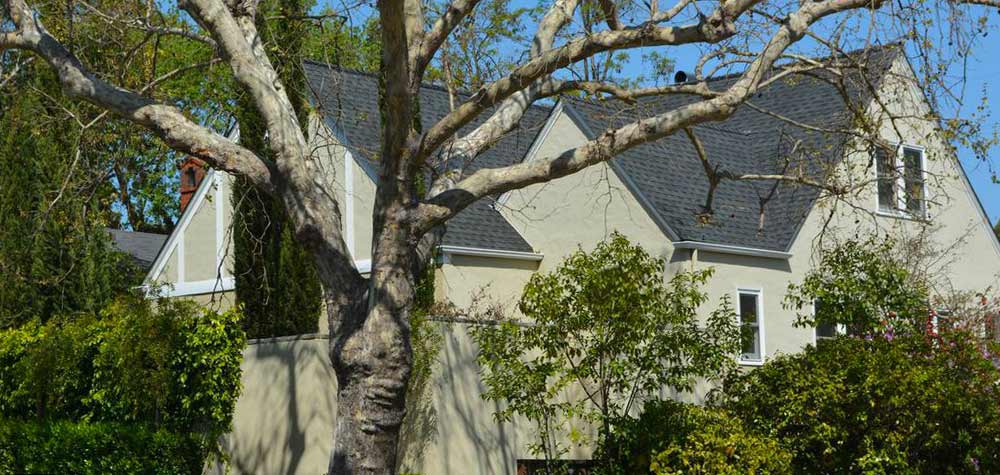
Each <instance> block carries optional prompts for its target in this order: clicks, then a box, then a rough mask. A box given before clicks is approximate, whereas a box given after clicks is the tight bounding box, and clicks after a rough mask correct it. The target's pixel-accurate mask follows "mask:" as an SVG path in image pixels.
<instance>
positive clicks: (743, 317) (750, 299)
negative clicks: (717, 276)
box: [740, 294, 757, 325]
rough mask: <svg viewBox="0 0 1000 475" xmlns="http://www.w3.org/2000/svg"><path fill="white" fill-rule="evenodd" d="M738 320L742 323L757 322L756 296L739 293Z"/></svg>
mask: <svg viewBox="0 0 1000 475" xmlns="http://www.w3.org/2000/svg"><path fill="white" fill-rule="evenodd" d="M740 322H741V323H743V324H744V325H747V324H755V323H757V296H756V295H754V294H740Z"/></svg>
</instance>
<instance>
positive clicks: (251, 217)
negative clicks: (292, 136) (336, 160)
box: [232, 0, 322, 338]
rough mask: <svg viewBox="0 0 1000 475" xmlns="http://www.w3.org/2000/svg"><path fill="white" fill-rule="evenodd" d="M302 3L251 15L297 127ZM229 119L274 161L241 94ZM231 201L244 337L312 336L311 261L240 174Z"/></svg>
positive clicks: (275, 204) (318, 303)
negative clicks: (232, 116)
mask: <svg viewBox="0 0 1000 475" xmlns="http://www.w3.org/2000/svg"><path fill="white" fill-rule="evenodd" d="M306 7H307V5H306V4H305V2H303V1H302V0H274V1H268V2H261V4H260V7H259V8H261V10H262V12H263V14H262V15H260V16H258V17H257V21H258V23H259V25H258V29H259V30H260V32H261V40H262V41H263V43H264V45H265V46H266V47H267V48H268V53H269V55H270V57H271V58H273V59H272V61H274V66H275V68H276V69H277V71H278V74H279V76H280V77H281V80H282V82H283V83H284V84H285V87H286V91H287V94H288V97H289V99H290V100H291V101H292V104H293V106H294V108H295V112H296V114H297V115H298V116H299V123H300V124H302V127H303V129H305V127H306V124H307V120H306V119H307V115H308V112H309V108H308V105H307V104H308V98H307V94H308V91H307V90H306V79H305V72H304V71H303V69H302V61H303V59H304V55H303V44H304V42H305V39H306V36H307V33H308V32H309V31H310V30H309V29H308V28H304V27H303V26H304V25H303V24H302V20H300V18H302V17H303V16H304V15H306V13H307V11H306ZM268 18H274V19H272V20H268ZM236 117H237V121H238V123H239V127H240V142H241V143H242V144H243V145H244V146H246V147H248V148H250V149H251V150H253V151H254V152H256V153H257V154H259V155H261V156H269V157H271V158H272V159H274V158H275V156H274V154H273V153H271V151H270V146H269V144H268V139H267V134H266V127H265V125H264V124H263V118H262V117H261V116H260V113H259V112H258V111H257V110H256V106H255V105H254V103H253V100H252V99H250V98H249V97H247V96H245V95H244V96H242V97H241V100H240V106H239V110H238V113H237V115H236ZM303 132H307V131H306V130H303ZM232 204H233V209H234V220H233V241H234V264H233V267H234V269H233V274H234V275H235V277H236V301H237V302H239V303H240V305H242V307H243V315H244V319H245V320H244V324H243V326H244V328H245V329H246V331H247V334H248V335H249V336H250V337H251V338H263V337H273V336H283V335H297V334H303V333H315V332H316V331H317V329H318V325H319V316H320V311H321V310H322V289H321V288H320V283H319V277H318V276H317V275H316V264H315V262H314V261H313V260H312V259H310V258H309V255H308V253H306V252H305V250H304V249H303V248H302V245H301V244H299V243H298V242H297V241H296V240H295V236H294V234H293V230H292V228H291V227H290V226H289V223H288V220H289V217H288V213H287V212H286V211H285V208H284V206H283V205H282V203H281V202H280V201H279V200H277V199H275V198H274V197H273V196H271V195H270V194H268V193H265V192H262V191H261V190H259V189H257V187H255V186H254V185H253V184H252V183H250V182H248V181H246V180H244V179H241V178H237V179H236V180H235V182H234V186H233V194H232Z"/></svg>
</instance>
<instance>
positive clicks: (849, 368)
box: [719, 333, 1000, 475]
mask: <svg viewBox="0 0 1000 475" xmlns="http://www.w3.org/2000/svg"><path fill="white" fill-rule="evenodd" d="M998 380H1000V373H998V371H997V370H996V368H995V367H994V366H993V362H992V361H991V360H989V359H988V358H987V357H986V355H984V354H983V353H982V352H981V350H980V349H979V348H978V346H977V345H976V343H975V341H974V340H973V339H972V338H970V337H969V336H968V335H965V334H961V333H958V334H951V335H948V336H947V337H942V338H940V339H938V338H934V339H930V338H925V337H923V336H907V337H897V338H895V339H892V338H876V339H873V340H863V339H856V338H837V339H835V340H833V341H830V342H829V343H828V344H825V345H822V346H821V347H820V348H814V347H809V348H807V349H806V351H805V352H804V353H801V354H797V355H792V356H788V355H785V356H779V357H777V358H775V359H774V360H772V361H771V362H769V363H767V364H766V365H764V366H763V367H762V368H759V369H757V370H755V371H753V372H750V373H749V374H743V375H736V376H734V377H732V378H730V379H728V380H727V381H726V382H725V384H724V388H725V392H724V393H722V395H721V397H719V402H721V403H722V404H723V405H724V407H726V408H727V409H729V410H730V411H731V412H732V413H733V414H735V415H737V416H738V417H740V418H741V419H742V420H743V422H744V423H745V424H746V425H747V426H748V427H753V428H754V429H755V430H759V431H761V432H762V433H763V434H766V435H769V436H772V437H775V438H776V439H778V440H779V442H780V443H781V445H782V446H783V447H784V448H785V449H786V450H788V451H790V452H792V454H793V456H794V459H793V465H794V467H795V472H796V473H801V474H813V473H824V474H884V473H894V474H928V475H930V474H958V473H1000V399H998V398H997V393H996V389H997V387H996V383H997V381H998Z"/></svg>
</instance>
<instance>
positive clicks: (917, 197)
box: [903, 148, 924, 214]
mask: <svg viewBox="0 0 1000 475" xmlns="http://www.w3.org/2000/svg"><path fill="white" fill-rule="evenodd" d="M923 161H924V160H923V152H921V151H920V150H917V149H912V148H907V149H903V181H904V183H905V186H906V210H907V211H909V212H911V213H914V214H923V212H924V164H923Z"/></svg>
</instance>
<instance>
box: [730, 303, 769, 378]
mask: <svg viewBox="0 0 1000 475" xmlns="http://www.w3.org/2000/svg"><path fill="white" fill-rule="evenodd" d="M762 308H763V304H762V302H761V292H760V290H745V289H740V290H739V298H738V299H737V308H736V313H737V315H739V319H740V321H739V323H740V329H741V331H742V334H743V352H742V354H741V355H740V361H741V362H743V363H762V362H763V361H764V325H763V324H764V313H763V312H762V311H761V310H762Z"/></svg>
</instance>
